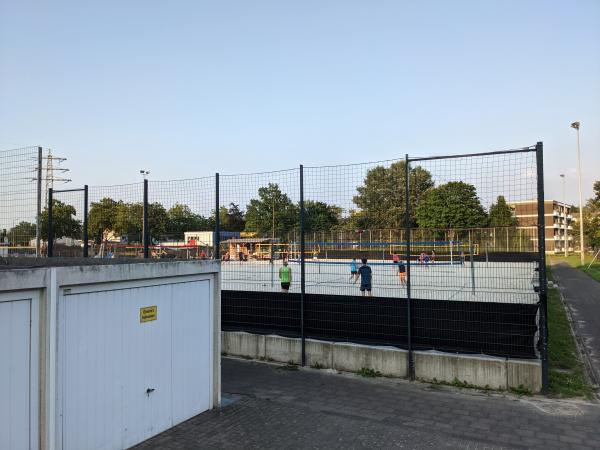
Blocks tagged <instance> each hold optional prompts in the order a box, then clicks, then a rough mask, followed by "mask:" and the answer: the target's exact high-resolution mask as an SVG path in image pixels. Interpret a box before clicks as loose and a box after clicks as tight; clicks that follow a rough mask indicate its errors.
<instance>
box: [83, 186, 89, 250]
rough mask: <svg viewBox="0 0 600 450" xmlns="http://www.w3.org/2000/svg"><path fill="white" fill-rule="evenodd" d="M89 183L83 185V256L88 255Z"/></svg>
mask: <svg viewBox="0 0 600 450" xmlns="http://www.w3.org/2000/svg"><path fill="white" fill-rule="evenodd" d="M88 241H89V239H88V185H87V184H86V185H84V186H83V257H84V258H87V257H88Z"/></svg>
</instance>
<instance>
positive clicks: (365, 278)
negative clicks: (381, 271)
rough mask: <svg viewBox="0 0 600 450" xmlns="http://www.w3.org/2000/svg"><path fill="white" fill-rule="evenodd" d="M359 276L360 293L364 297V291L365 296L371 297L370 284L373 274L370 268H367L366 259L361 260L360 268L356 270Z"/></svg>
mask: <svg viewBox="0 0 600 450" xmlns="http://www.w3.org/2000/svg"><path fill="white" fill-rule="evenodd" d="M358 273H359V274H360V292H361V294H362V295H363V296H364V295H365V291H366V292H367V295H368V296H369V297H371V283H372V281H373V272H372V271H371V268H370V267H369V266H367V258H363V259H362V266H360V268H359V269H358Z"/></svg>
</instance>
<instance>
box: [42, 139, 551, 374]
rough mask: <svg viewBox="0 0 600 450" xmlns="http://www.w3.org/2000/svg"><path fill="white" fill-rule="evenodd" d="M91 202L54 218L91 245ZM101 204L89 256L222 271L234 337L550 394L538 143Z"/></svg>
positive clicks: (132, 188) (176, 187)
mask: <svg viewBox="0 0 600 450" xmlns="http://www.w3.org/2000/svg"><path fill="white" fill-rule="evenodd" d="M81 198H82V197H81V192H77V193H75V192H73V193H60V194H57V195H56V196H55V203H53V206H54V212H55V214H56V211H57V210H58V209H59V208H63V209H69V208H71V209H70V210H69V211H70V214H69V211H67V212H66V213H65V214H63V215H62V216H60V217H61V219H60V220H61V221H64V220H65V217H67V216H68V217H70V218H71V219H73V221H72V222H70V223H71V225H72V228H71V229H69V230H70V231H68V232H66V231H65V233H67V234H69V233H70V235H71V237H75V240H78V239H82V240H84V241H85V239H84V238H83V237H79V238H77V237H76V236H82V235H83V232H82V231H81V227H82V226H83V228H84V229H85V228H86V227H85V226H84V225H83V224H84V219H85V218H84V217H83V216H81V215H80V212H79V211H81V210H83V209H84V206H83V205H82V204H81ZM89 200H90V203H89V214H88V227H87V229H88V231H89V246H88V245H85V243H82V244H81V245H80V246H79V247H78V248H80V249H81V248H88V249H89V255H90V256H95V257H109V258H113V257H147V258H166V259H172V258H177V259H211V258H214V259H220V261H221V274H222V276H221V280H222V286H221V288H222V327H223V329H224V330H243V331H248V332H258V333H275V334H280V335H285V336H293V337H299V338H301V339H302V342H303V343H304V342H305V339H306V338H315V339H324V340H334V341H348V342H355V343H363V344H377V345H393V346H396V347H401V348H405V349H407V350H408V358H409V373H411V371H412V370H413V351H414V350H439V351H447V352H461V353H472V354H486V355H495V356H501V357H516V358H541V359H542V361H543V373H544V380H545V381H544V383H545V385H547V363H546V362H547V358H546V342H547V339H546V334H547V332H546V328H545V324H546V319H545V317H546V316H545V301H546V278H545V233H544V203H543V167H542V144H541V143H540V144H538V145H537V146H534V147H527V148H523V149H517V150H508V151H501V152H489V153H478V154H468V155H454V156H444V157H429V158H411V157H409V156H408V155H407V156H406V157H405V158H401V159H397V160H389V161H379V162H371V163H362V164H351V165H343V166H321V167H303V166H300V167H298V168H296V169H288V170H281V171H275V172H265V173H254V174H237V175H219V174H215V175H214V176H209V177H204V178H197V179H189V180H177V181H148V180H144V182H143V183H136V184H130V185H122V186H109V187H91V188H90V189H89ZM59 201H60V202H61V203H58V202H59ZM53 220H54V221H55V222H57V221H58V220H59V216H58V215H55V216H54V219H53ZM59 225H60V224H58V222H57V223H56V224H55V225H54V230H55V233H54V237H55V238H56V239H58V238H63V237H64V236H59V235H60V234H63V233H62V232H61V233H58V234H57V230H58V229H59ZM63 225H64V224H63ZM60 226H62V225H60ZM77 227H79V228H77ZM63 229H64V227H63ZM56 242H58V241H56ZM57 250H58V246H57V244H55V251H54V252H53V253H54V255H55V256H57V255H58V253H57ZM65 254H66V252H65ZM303 348H304V346H303Z"/></svg>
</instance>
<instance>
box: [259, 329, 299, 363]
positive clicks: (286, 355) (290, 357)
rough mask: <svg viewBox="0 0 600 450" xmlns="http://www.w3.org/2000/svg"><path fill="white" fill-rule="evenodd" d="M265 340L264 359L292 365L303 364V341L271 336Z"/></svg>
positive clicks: (265, 337)
mask: <svg viewBox="0 0 600 450" xmlns="http://www.w3.org/2000/svg"><path fill="white" fill-rule="evenodd" d="M263 337H264V339H265V354H264V358H266V359H267V360H268V361H277V362H282V363H290V364H302V340H300V339H298V338H286V337H282V336H277V335H275V334H269V335H267V336H263Z"/></svg>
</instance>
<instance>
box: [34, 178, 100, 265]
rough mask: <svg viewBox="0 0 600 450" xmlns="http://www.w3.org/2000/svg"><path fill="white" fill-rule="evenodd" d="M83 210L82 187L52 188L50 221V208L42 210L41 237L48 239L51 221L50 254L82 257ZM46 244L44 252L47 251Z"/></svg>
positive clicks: (83, 197) (83, 196)
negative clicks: (51, 238)
mask: <svg viewBox="0 0 600 450" xmlns="http://www.w3.org/2000/svg"><path fill="white" fill-rule="evenodd" d="M84 210H85V194H84V190H83V189H77V188H74V189H69V190H53V193H52V211H51V214H52V221H51V222H50V216H49V214H50V209H49V208H45V209H44V211H43V212H42V238H43V239H44V241H45V242H48V239H49V233H50V230H49V224H50V223H52V230H51V233H52V236H53V242H52V250H51V251H52V254H51V256H56V257H63V258H64V257H83V256H84V251H83V247H84V235H83V224H84V221H85V218H84ZM88 228H89V227H88ZM47 245H48V244H46V245H45V246H44V252H43V253H45V252H47V251H48V250H47Z"/></svg>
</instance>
